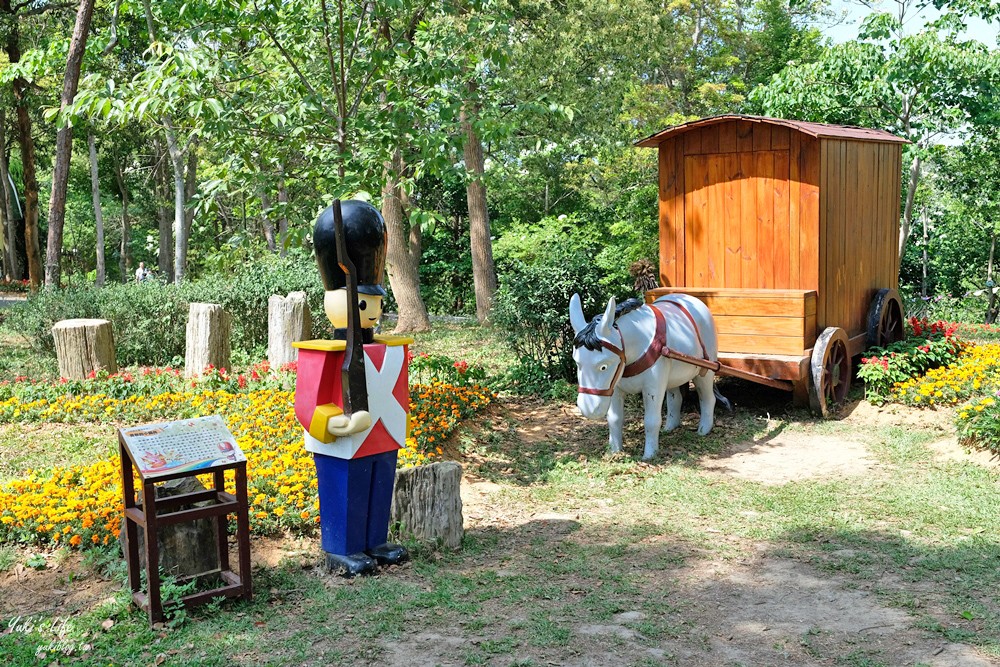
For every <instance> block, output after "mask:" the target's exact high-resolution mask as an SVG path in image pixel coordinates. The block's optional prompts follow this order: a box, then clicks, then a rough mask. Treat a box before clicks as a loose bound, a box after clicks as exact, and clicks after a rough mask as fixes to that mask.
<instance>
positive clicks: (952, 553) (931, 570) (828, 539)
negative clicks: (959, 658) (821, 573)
mask: <svg viewBox="0 0 1000 667" xmlns="http://www.w3.org/2000/svg"><path fill="white" fill-rule="evenodd" d="M970 532H971V533H972V534H971V535H969V536H968V537H959V538H957V541H956V542H955V543H953V544H947V545H941V544H933V543H924V542H921V541H919V540H918V539H914V538H912V537H906V536H903V535H901V534H898V533H896V534H893V533H888V532H880V531H871V530H829V529H818V528H809V527H801V528H797V529H793V530H790V531H788V532H787V533H786V534H785V535H784V536H783V537H782V540H783V541H787V542H788V543H790V544H791V545H792V547H791V548H792V549H793V551H795V552H797V553H799V554H801V555H802V556H804V557H807V558H808V559H809V561H810V562H811V563H812V564H813V565H815V566H816V567H818V568H820V569H822V570H825V571H828V572H836V573H840V574H844V575H847V576H849V577H851V578H854V579H858V580H861V581H864V582H868V583H870V584H871V586H872V588H873V589H874V590H875V591H876V592H877V593H879V595H880V596H881V597H882V598H883V599H885V601H886V602H887V603H888V604H891V605H893V606H897V607H901V608H904V609H906V610H907V611H909V612H910V613H912V614H914V615H916V616H917V617H918V618H919V622H918V625H919V627H922V628H924V629H926V630H931V631H934V632H938V633H940V634H941V635H943V636H944V637H945V638H946V639H948V640H949V641H956V642H965V643H970V644H975V645H979V646H984V647H990V649H991V652H992V653H994V654H1000V569H998V565H1000V543H998V541H997V536H996V535H989V534H986V533H985V532H977V529H975V528H972V529H971V530H970Z"/></svg>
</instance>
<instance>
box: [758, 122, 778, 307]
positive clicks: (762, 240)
mask: <svg viewBox="0 0 1000 667" xmlns="http://www.w3.org/2000/svg"><path fill="white" fill-rule="evenodd" d="M756 129H757V128H754V138H755V139H756V137H757V132H756ZM754 180H755V181H756V183H755V185H756V187H757V220H756V224H757V284H756V287H759V288H761V289H772V288H774V156H773V155H772V154H771V152H770V151H761V152H757V153H754Z"/></svg>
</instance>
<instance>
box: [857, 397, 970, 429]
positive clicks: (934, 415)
mask: <svg viewBox="0 0 1000 667" xmlns="http://www.w3.org/2000/svg"><path fill="white" fill-rule="evenodd" d="M841 419H842V421H844V422H845V423H847V424H859V425H862V426H868V425H878V426H886V425H890V426H900V427H903V428H917V429H921V430H925V431H938V432H940V433H951V432H953V431H954V430H955V429H954V425H953V424H954V420H955V412H954V410H952V409H951V408H947V407H941V408H937V409H930V408H923V409H920V410H917V409H915V408H911V407H907V406H905V405H899V404H896V403H886V404H885V405H875V404H873V403H869V402H868V401H856V402H854V403H851V404H850V405H847V406H845V407H844V408H843V410H842V412H841Z"/></svg>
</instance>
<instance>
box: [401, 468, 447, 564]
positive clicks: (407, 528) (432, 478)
mask: <svg viewBox="0 0 1000 667" xmlns="http://www.w3.org/2000/svg"><path fill="white" fill-rule="evenodd" d="M461 487H462V466H460V465H459V464H457V463H455V462H454V461H445V462H443V463H432V464H430V465H425V466H417V467H415V468H406V469H404V470H400V471H399V472H397V473H396V488H395V489H394V491H393V495H392V509H391V511H390V517H391V518H390V523H391V525H398V526H399V530H400V533H401V534H402V535H403V536H404V537H414V538H416V539H417V540H419V541H421V542H427V543H430V544H433V545H434V546H437V547H444V548H447V549H458V548H459V547H461V546H462V535H463V534H464V532H465V528H464V526H463V520H462V496H461V494H460V491H461Z"/></svg>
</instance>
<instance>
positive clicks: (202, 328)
mask: <svg viewBox="0 0 1000 667" xmlns="http://www.w3.org/2000/svg"><path fill="white" fill-rule="evenodd" d="M230 328H231V319H230V317H229V313H227V312H226V311H225V310H224V309H223V308H222V306H220V305H218V304H215V303H192V304H191V307H190V311H189V315H188V323H187V332H186V333H187V339H186V341H185V353H184V377H186V378H191V377H201V375H202V374H203V373H204V372H205V369H206V368H207V367H208V366H209V365H212V366H214V367H215V368H220V369H221V368H229V351H230V347H229V332H230Z"/></svg>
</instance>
